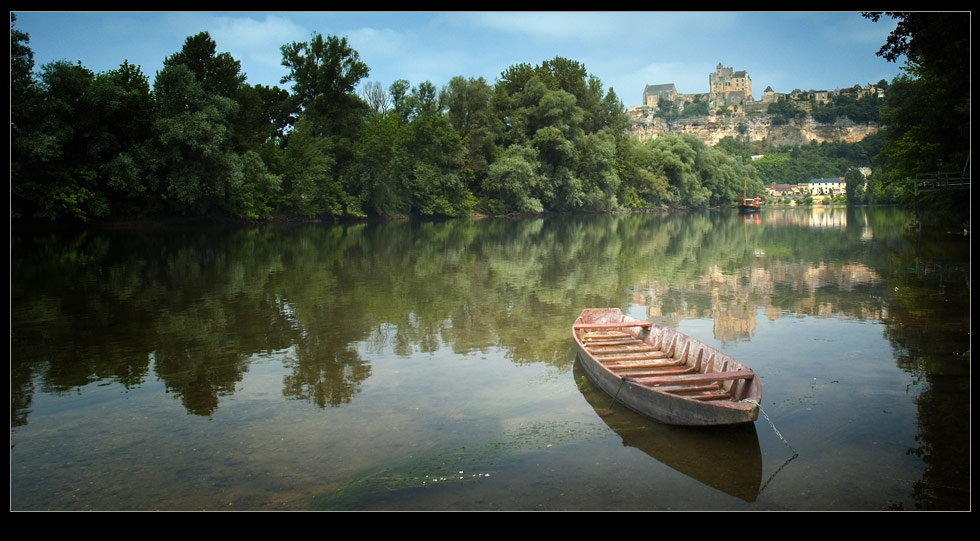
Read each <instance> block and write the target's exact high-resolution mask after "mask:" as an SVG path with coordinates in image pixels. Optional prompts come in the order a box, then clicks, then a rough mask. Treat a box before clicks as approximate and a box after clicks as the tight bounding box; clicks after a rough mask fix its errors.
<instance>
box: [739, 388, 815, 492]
mask: <svg viewBox="0 0 980 541" xmlns="http://www.w3.org/2000/svg"><path fill="white" fill-rule="evenodd" d="M740 402H749V403H751V404H755V405H756V406H758V407H759V411H761V412H762V415H763V416H764V417H765V418H766V420H767V421H769V426H771V427H772V431H773V432H775V433H776V435H777V436H779V439H780V440H782V442H783V443H785V444H786V447H789V450H790V451H793V456H791V457H789V459H788V460H787V461H786V462H783V465H782V466H780V467H778V468H776V471H774V472H773V473H772V475H770V476H769V479H767V480H766V482H765V483H763V484H762V487H761V488H759V494H762V491H763V490H765V488H766V486H768V485H769V483H770V482H771V481H772V480H773V479H775V478H776V474H777V473H779V472H780V471H782V469H783V468H785V467H786V465H787V464H789V463H790V462H792V461H793V460H794V459H795V458H796V457H798V456H800V453H798V452H797V451H796V449H793V446H792V445H790V444H789V442H788V441H786V438H784V437H783V435H782V434H780V433H779V430H777V429H776V425H775V424H774V423H773V422H772V419H770V418H769V414H767V413H766V410H765V409H763V407H762V404H760V403H758V402H757V401H755V400H752V399H751V398H744V399H742V400H740Z"/></svg>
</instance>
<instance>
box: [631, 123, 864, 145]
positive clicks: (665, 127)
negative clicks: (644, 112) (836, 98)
mask: <svg viewBox="0 0 980 541" xmlns="http://www.w3.org/2000/svg"><path fill="white" fill-rule="evenodd" d="M877 131H878V125H877V124H858V123H856V122H853V121H851V120H850V119H848V118H838V119H837V121H836V122H834V123H833V124H824V123H820V122H816V121H814V120H813V118H811V117H809V116H807V117H806V118H805V119H802V120H800V119H797V120H794V121H793V122H791V123H790V124H784V125H780V126H773V125H772V120H771V118H770V117H769V116H768V115H752V116H746V115H736V116H728V115H723V116H719V115H710V116H702V117H690V118H682V119H677V120H672V121H670V122H667V121H665V120H664V119H663V118H660V117H655V118H651V117H639V118H634V119H633V125H632V128H631V133H632V134H633V135H634V136H636V137H639V138H640V140H647V139H655V138H657V137H660V136H661V135H667V134H671V135H681V134H691V135H694V136H695V137H697V138H698V139H700V140H702V141H704V142H705V143H706V144H708V145H712V146H713V145H715V144H717V143H718V141H721V140H722V139H724V138H725V137H733V138H735V139H741V140H745V141H750V142H751V141H767V142H769V143H770V144H772V145H775V146H783V145H802V144H807V143H809V142H810V141H817V142H824V141H844V142H847V143H856V142H858V141H860V140H862V139H864V138H865V137H867V136H869V135H871V134H873V133H876V132H877Z"/></svg>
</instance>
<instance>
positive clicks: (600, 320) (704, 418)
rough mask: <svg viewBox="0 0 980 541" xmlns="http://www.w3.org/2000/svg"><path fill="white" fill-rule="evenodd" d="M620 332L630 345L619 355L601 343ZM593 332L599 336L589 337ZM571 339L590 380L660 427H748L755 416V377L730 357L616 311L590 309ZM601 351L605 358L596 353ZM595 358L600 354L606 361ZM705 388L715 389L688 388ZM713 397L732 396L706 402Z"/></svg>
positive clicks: (609, 343) (757, 398) (759, 396)
mask: <svg viewBox="0 0 980 541" xmlns="http://www.w3.org/2000/svg"><path fill="white" fill-rule="evenodd" d="M617 328H618V329H620V330H621V331H622V332H623V333H624V334H625V335H629V336H623V338H625V339H626V340H627V341H629V342H630V344H624V345H623V348H624V351H619V350H615V349H613V348H612V347H609V346H612V345H619V344H614V343H613V342H612V341H610V340H605V338H607V337H611V336H614V335H613V334H611V333H610V330H611V329H617ZM590 329H596V330H599V331H604V333H603V334H595V333H593V334H592V335H589V333H588V331H589V330H590ZM572 335H573V337H574V338H575V343H576V345H577V346H578V356H579V359H580V361H581V362H582V367H583V368H585V371H586V372H587V373H588V374H589V377H591V378H592V380H593V381H595V382H596V384H597V385H598V386H599V387H600V388H601V389H602V390H603V391H605V392H606V393H608V394H609V395H611V396H613V397H615V398H616V400H618V401H620V402H622V403H623V404H625V405H626V406H628V407H630V408H631V409H633V410H636V411H637V412H639V413H642V414H644V415H646V416H648V417H651V418H653V419H655V420H657V421H660V422H663V423H668V424H676V425H726V424H738V423H749V422H753V421H755V420H756V419H757V418H758V416H759V403H760V401H761V400H762V384H761V382H760V381H759V378H758V376H757V375H756V374H755V373H754V372H752V370H751V369H749V368H748V367H746V366H745V365H743V364H742V363H740V362H739V361H737V360H735V359H734V358H732V357H730V356H728V355H726V354H725V353H723V352H721V351H719V350H717V349H715V348H713V347H711V346H708V345H706V344H704V343H702V342H700V341H698V340H696V339H694V338H691V337H690V336H687V335H685V334H682V333H679V332H677V331H676V330H674V329H670V328H667V327H664V326H662V325H655V324H652V323H650V322H646V321H640V320H637V319H634V318H631V317H629V316H627V315H625V314H623V312H622V311H621V310H620V309H618V308H587V309H585V310H583V311H582V314H581V315H580V316H579V317H578V319H576V320H575V324H574V325H573V326H572ZM597 337H598V338H597ZM630 337H631V338H630ZM590 339H591V341H590ZM600 339H601V341H600ZM600 344H602V345H600ZM599 349H605V352H603V353H601V354H600V353H599V352H598V350H599ZM594 351H595V352H596V353H595V354H594V353H593V352H594ZM616 354H620V355H619V356H614V355H616ZM596 355H604V360H605V361H606V362H602V361H601V360H599V358H597V357H596ZM624 363H625V364H624ZM614 368H615V369H616V370H614ZM682 372H683V373H682ZM708 382H718V383H717V384H715V385H712V387H713V388H714V390H713V391H710V392H709V391H708V390H706V389H703V388H700V390H694V389H693V387H690V386H691V385H692V384H699V383H700V384H704V383H708ZM681 393H686V394H681ZM717 394H722V395H729V396H727V397H726V398H719V399H709V397H711V396H714V395H717Z"/></svg>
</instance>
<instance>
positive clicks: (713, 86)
mask: <svg viewBox="0 0 980 541" xmlns="http://www.w3.org/2000/svg"><path fill="white" fill-rule="evenodd" d="M708 89H709V91H708V92H709V93H710V95H711V103H712V104H714V105H715V106H716V107H719V106H722V105H740V104H743V103H745V102H746V101H748V102H752V101H754V100H753V99H752V78H751V77H749V74H748V73H746V72H745V70H740V71H733V70H732V68H726V67H725V66H722V65H721V63H720V62H719V63H718V67H717V68H716V69H715V72H714V73H711V74H708Z"/></svg>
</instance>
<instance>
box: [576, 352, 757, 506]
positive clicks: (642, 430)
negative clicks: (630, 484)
mask: <svg viewBox="0 0 980 541" xmlns="http://www.w3.org/2000/svg"><path fill="white" fill-rule="evenodd" d="M573 374H574V376H575V382H576V384H577V385H578V388H579V391H581V393H582V395H583V396H584V397H585V400H586V401H587V402H588V403H589V405H591V406H592V408H593V409H595V411H596V414H597V415H599V418H601V419H602V420H603V422H605V423H606V424H607V425H608V426H609V428H611V429H612V430H613V431H614V432H616V434H617V435H619V437H620V438H622V439H623V445H627V446H629V447H635V448H637V449H639V450H641V451H643V452H644V453H646V454H648V455H650V457H652V458H654V459H655V460H657V461H658V462H661V463H663V464H664V465H666V466H669V467H670V468H672V469H674V470H676V471H678V472H680V473H683V474H684V475H686V476H688V477H690V478H692V479H694V480H696V481H698V482H700V483H702V484H705V485H708V486H710V487H712V488H715V489H717V490H721V491H722V492H725V493H727V494H730V495H732V496H735V497H737V498H740V499H742V500H744V501H747V502H752V501H755V499H756V497H757V496H758V495H759V487H760V485H761V484H762V452H761V451H760V449H759V437H758V435H757V434H756V430H755V423H742V424H738V425H726V426H708V427H690V426H674V425H667V424H663V423H658V422H656V421H654V420H652V419H649V418H647V417H644V416H642V415H640V414H638V413H636V412H634V411H632V410H630V409H629V408H627V407H625V406H623V405H622V404H620V403H618V402H616V401H615V400H613V399H612V398H611V397H610V396H609V395H608V394H606V393H605V392H603V391H602V390H601V389H599V388H598V387H597V386H596V385H595V383H593V382H592V380H591V379H590V378H589V376H588V374H587V373H586V372H585V369H584V368H583V367H582V365H581V361H580V360H578V359H576V360H575V364H574V368H573Z"/></svg>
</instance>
